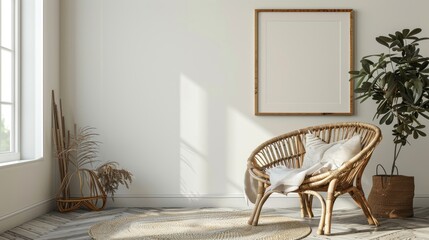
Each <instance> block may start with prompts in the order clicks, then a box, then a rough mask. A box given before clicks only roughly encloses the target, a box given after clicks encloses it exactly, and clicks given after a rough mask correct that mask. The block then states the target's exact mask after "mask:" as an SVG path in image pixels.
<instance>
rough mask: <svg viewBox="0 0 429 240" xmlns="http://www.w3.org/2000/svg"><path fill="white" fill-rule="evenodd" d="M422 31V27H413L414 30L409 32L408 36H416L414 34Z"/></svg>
mask: <svg viewBox="0 0 429 240" xmlns="http://www.w3.org/2000/svg"><path fill="white" fill-rule="evenodd" d="M421 31H422V29H420V28H416V29H413V30H411V32H410V33H409V34H408V36H414V35H416V34H418V33H420V32H421Z"/></svg>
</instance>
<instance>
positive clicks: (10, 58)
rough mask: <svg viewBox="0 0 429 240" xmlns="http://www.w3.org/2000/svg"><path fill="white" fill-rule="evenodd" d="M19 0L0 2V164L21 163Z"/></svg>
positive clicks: (2, 0) (0, 0)
mask: <svg viewBox="0 0 429 240" xmlns="http://www.w3.org/2000/svg"><path fill="white" fill-rule="evenodd" d="M18 9H19V0H0V14H1V15H0V43H1V51H0V162H2V161H8V160H17V159H19V157H20V156H19V147H18V136H19V135H18V127H19V121H18V112H19V104H18V103H19V102H18V82H19V81H18V79H19V71H18V69H19V64H18V63H19V43H18V40H19V39H18V33H19V29H18V27H19V21H18V16H19V12H18Z"/></svg>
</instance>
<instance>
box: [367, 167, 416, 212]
mask: <svg viewBox="0 0 429 240" xmlns="http://www.w3.org/2000/svg"><path fill="white" fill-rule="evenodd" d="M413 198H414V177H408V176H401V175H394V176H390V175H375V176H372V189H371V192H370V193H369V196H368V203H369V205H370V207H371V210H372V213H373V214H374V216H375V217H381V218H406V217H412V216H413V215H414V212H413Z"/></svg>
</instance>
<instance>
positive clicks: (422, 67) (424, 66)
mask: <svg viewBox="0 0 429 240" xmlns="http://www.w3.org/2000/svg"><path fill="white" fill-rule="evenodd" d="M428 65H429V62H427V61H426V62H423V63H422V65H420V67H419V71H422V70H423V69H425V68H426V67H427V66H428Z"/></svg>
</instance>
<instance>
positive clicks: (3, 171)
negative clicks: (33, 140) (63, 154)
mask: <svg viewBox="0 0 429 240" xmlns="http://www.w3.org/2000/svg"><path fill="white" fill-rule="evenodd" d="M43 7H44V8H43V12H44V15H43V22H44V24H43V28H44V30H45V31H44V35H43V38H44V45H43V56H44V58H43V64H44V65H43V66H44V68H43V72H44V75H43V95H44V98H43V118H44V122H43V128H44V142H43V150H44V151H43V158H42V159H41V160H36V161H30V162H27V163H22V164H16V165H10V166H1V167H0V193H1V194H0V195H1V196H0V233H1V232H3V231H5V230H8V229H10V228H12V227H14V226H16V225H19V224H22V223H23V222H25V221H28V220H30V219H32V218H35V217H37V216H39V215H41V214H43V213H46V212H48V211H50V210H52V208H53V198H54V196H55V192H56V188H55V187H54V183H55V181H54V176H56V175H57V171H58V170H57V169H56V166H55V163H54V162H53V160H52V154H51V152H52V148H51V146H52V139H51V120H50V119H51V105H50V104H51V98H50V97H51V90H52V89H55V90H56V91H59V81H58V78H59V1H58V0H44V4H43Z"/></svg>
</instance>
